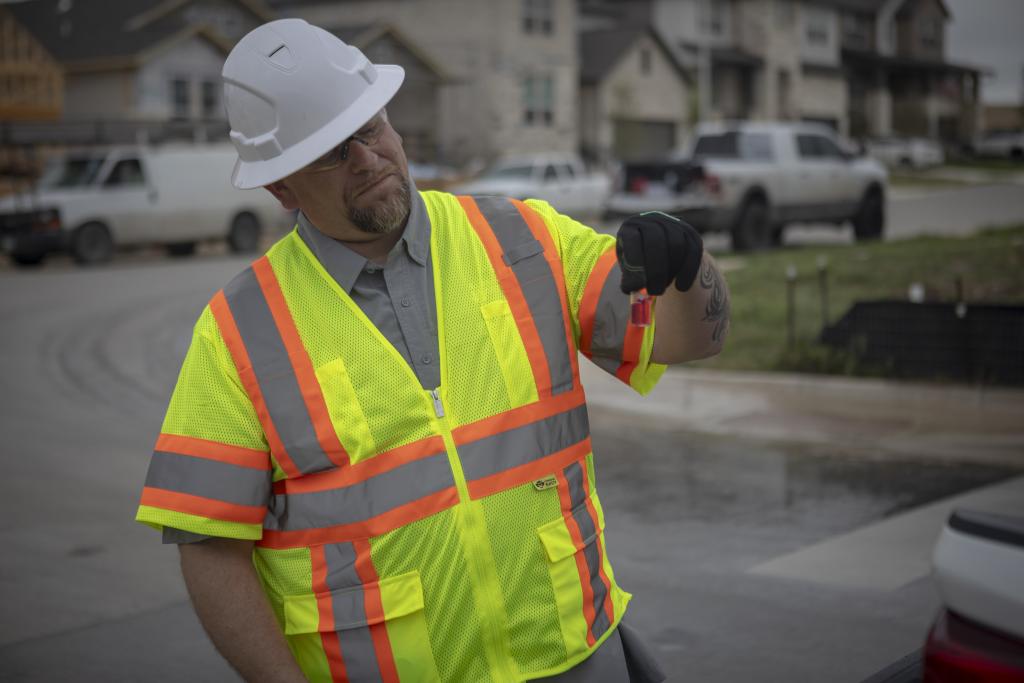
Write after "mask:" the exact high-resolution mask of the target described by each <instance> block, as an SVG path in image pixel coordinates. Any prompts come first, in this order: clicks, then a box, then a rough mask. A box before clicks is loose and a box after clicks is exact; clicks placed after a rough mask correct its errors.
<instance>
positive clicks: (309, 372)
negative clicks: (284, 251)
mask: <svg viewBox="0 0 1024 683" xmlns="http://www.w3.org/2000/svg"><path fill="white" fill-rule="evenodd" d="M252 271H253V273H254V274H255V275H256V280H257V281H258V282H259V285H260V289H261V290H262V291H263V296H264V298H265V299H266V300H267V305H268V306H269V307H270V313H271V315H273V316H274V322H275V323H276V324H277V330H278V333H279V334H280V335H281V339H282V341H283V342H284V345H285V348H286V349H287V350H288V359H289V360H290V361H291V364H292V367H293V369H294V371H295V377H296V379H297V380H298V382H299V387H300V389H301V393H302V399H303V401H304V402H305V404H306V410H307V411H309V418H310V420H311V421H312V423H313V430H314V431H315V432H316V436H317V440H318V441H319V442H320V447H321V448H322V449H323V451H324V454H325V455H327V457H328V458H330V460H331V462H333V463H334V464H336V465H338V466H341V465H347V464H348V462H349V458H348V453H346V452H345V448H344V447H343V446H342V445H341V441H340V440H339V439H338V434H337V432H335V431H334V425H333V424H332V423H331V416H330V413H329V412H328V410H327V403H326V402H325V401H324V395H323V391H322V389H321V388H320V382H319V381H318V380H317V378H316V371H314V369H313V362H312V361H311V360H310V358H309V353H308V352H307V351H306V347H305V346H304V345H303V343H302V339H301V338H300V337H299V330H298V328H297V327H296V326H295V320H294V319H293V318H292V314H291V311H290V310H289V308H288V302H287V301H285V298H284V293H283V292H282V291H281V285H280V283H279V282H278V281H277V276H276V275H274V269H273V267H272V266H271V265H270V259H268V258H267V257H266V256H263V257H262V258H260V259H258V260H257V261H256V262H254V263H253V264H252Z"/></svg>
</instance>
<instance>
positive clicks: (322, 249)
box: [297, 180, 430, 294]
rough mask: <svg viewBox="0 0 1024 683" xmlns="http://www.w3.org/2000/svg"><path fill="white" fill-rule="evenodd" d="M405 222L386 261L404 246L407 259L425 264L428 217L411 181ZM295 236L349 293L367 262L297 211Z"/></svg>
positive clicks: (428, 228)
mask: <svg viewBox="0 0 1024 683" xmlns="http://www.w3.org/2000/svg"><path fill="white" fill-rule="evenodd" d="M409 195H410V196H409V204H410V207H409V220H408V222H407V223H406V225H405V230H404V231H403V233H402V237H401V238H400V239H399V241H398V243H397V244H396V245H395V247H394V248H392V250H391V254H389V255H388V259H389V260H390V259H391V258H392V257H393V256H394V253H395V249H398V248H399V246H398V245H404V249H405V252H406V253H407V254H408V256H409V258H410V259H412V260H413V261H415V262H416V263H418V264H419V265H421V266H426V265H427V256H428V254H429V253H430V218H429V216H428V215H427V207H426V205H425V204H424V203H423V197H421V196H420V193H419V192H418V191H417V190H416V186H415V185H414V184H413V182H412V180H410V181H409ZM297 221H298V226H299V227H298V233H299V237H300V238H301V239H302V241H304V242H305V243H306V246H308V247H309V249H310V251H312V252H313V254H314V255H315V256H316V258H317V260H318V261H320V263H321V265H323V267H324V268H325V269H326V270H327V272H328V273H330V275H331V277H333V278H334V279H335V280H336V281H337V282H338V284H339V285H340V286H341V288H342V289H344V290H345V292H346V293H349V294H351V293H352V287H353V286H354V285H355V283H356V279H357V278H358V277H359V273H361V272H362V271H363V269H364V268H365V267H366V265H367V262H368V259H367V258H366V257H365V256H361V255H359V254H357V253H356V252H354V251H352V250H351V249H349V248H348V247H347V246H346V245H345V244H344V243H343V242H339V241H338V240H336V239H333V238H331V237H328V236H327V235H325V234H324V233H322V232H320V231H319V230H318V229H317V228H316V227H315V226H314V225H313V224H312V223H311V222H310V221H309V219H308V218H306V216H305V215H304V214H303V213H302V212H301V211H300V212H299V214H298V217H297Z"/></svg>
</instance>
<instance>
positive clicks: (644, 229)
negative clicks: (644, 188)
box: [615, 211, 704, 296]
mask: <svg viewBox="0 0 1024 683" xmlns="http://www.w3.org/2000/svg"><path fill="white" fill-rule="evenodd" d="M703 254H704V241H703V240H702V239H701V238H700V233H698V232H697V231H696V230H694V228H693V227H692V226H691V225H690V224H689V223H686V222H684V221H681V220H679V219H678V218H674V217H672V216H669V215H668V214H665V213H662V212H660V211H648V212H647V213H641V214H638V215H636V216H630V217H629V218H627V219H626V220H625V222H624V223H623V224H622V227H620V228H619V234H618V237H617V238H616V241H615V255H616V256H617V257H618V259H619V266H621V268H622V282H621V285H620V286H621V288H622V291H623V292H624V293H626V294H629V293H631V292H635V291H637V290H640V289H643V288H644V287H646V288H647V293H648V294H650V295H651V296H660V295H661V294H664V293H665V289H666V288H667V287H668V284H669V283H670V282H672V280H673V279H674V280H675V283H676V289H678V290H679V291H681V292H685V291H686V290H688V289H690V286H691V285H692V284H693V281H694V280H695V279H696V278H697V271H698V270H699V269H700V261H701V257H702V256H703Z"/></svg>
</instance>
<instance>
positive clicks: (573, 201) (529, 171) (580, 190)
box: [451, 154, 612, 219]
mask: <svg viewBox="0 0 1024 683" xmlns="http://www.w3.org/2000/svg"><path fill="white" fill-rule="evenodd" d="M611 185H612V181H611V177H610V176H608V175H605V174H603V173H592V172H589V171H588V170H587V169H586V167H585V166H584V165H583V162H582V161H581V160H580V159H579V157H576V156H574V155H571V154H538V155H534V156H519V157H506V158H504V159H501V160H500V161H498V162H497V163H496V164H494V165H493V166H491V167H490V168H488V169H487V170H486V171H484V172H483V173H482V174H481V175H480V176H478V177H477V178H475V179H473V180H471V181H469V182H467V183H462V184H460V185H457V186H456V187H453V188H451V191H452V192H454V193H455V194H479V195H502V196H506V197H512V198H514V199H543V200H544V201H546V202H548V203H550V204H551V205H552V206H553V207H555V209H557V210H558V211H560V212H562V213H564V214H568V215H570V216H573V217H574V218H577V219H580V218H589V217H592V216H599V215H600V214H601V213H602V212H603V211H604V208H605V202H607V200H608V195H609V193H610V192H611Z"/></svg>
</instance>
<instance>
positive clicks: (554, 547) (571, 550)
mask: <svg viewBox="0 0 1024 683" xmlns="http://www.w3.org/2000/svg"><path fill="white" fill-rule="evenodd" d="M582 510H586V503H584V504H583V505H580V506H578V507H577V508H576V509H575V510H573V516H575V515H576V513H577V512H578V511H582ZM568 517H569V515H566V517H559V518H558V519H553V520H551V521H550V522H547V523H546V524H544V525H542V526H540V527H538V528H537V535H538V536H540V542H541V544H542V545H543V546H544V551H545V552H546V553H547V556H548V561H549V562H558V561H559V560H564V559H565V558H567V557H572V556H573V555H574V554H576V553H577V552H578V551H580V550H583V549H584V548H586V547H587V546H588V545H590V544H591V543H593V542H594V541H596V540H597V537H598V536H599V535H600V534H601V532H602V531H604V519H603V517H602V518H601V525H600V527H598V528H597V531H596V532H594V533H592V534H590V536H589V537H588V538H583V539H580V541H579V542H578V543H577V542H576V541H573V539H572V534H570V533H569V527H568V524H569V523H568V521H567V518H568Z"/></svg>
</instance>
